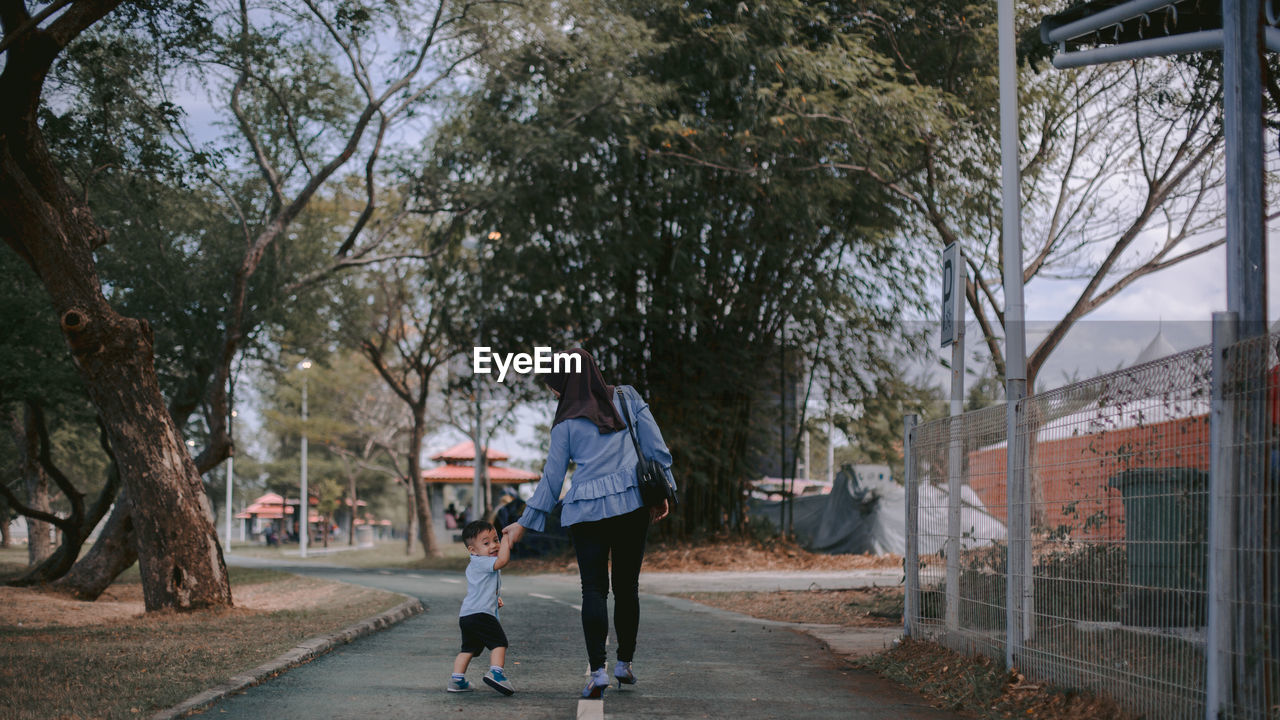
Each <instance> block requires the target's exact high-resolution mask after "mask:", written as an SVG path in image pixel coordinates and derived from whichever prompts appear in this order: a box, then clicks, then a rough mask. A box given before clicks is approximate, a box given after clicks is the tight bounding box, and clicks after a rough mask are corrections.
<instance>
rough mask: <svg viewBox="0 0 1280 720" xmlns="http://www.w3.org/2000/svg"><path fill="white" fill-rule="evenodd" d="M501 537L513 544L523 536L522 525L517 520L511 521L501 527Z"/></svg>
mask: <svg viewBox="0 0 1280 720" xmlns="http://www.w3.org/2000/svg"><path fill="white" fill-rule="evenodd" d="M502 538H503V539H504V540H510V541H511V544H512V545H515V544H516V543H518V542H520V541H521V540H522V539H523V538H524V526H523V525H521V524H520V523H518V522H513V523H511V524H510V525H508V526H506V527H504V528H502Z"/></svg>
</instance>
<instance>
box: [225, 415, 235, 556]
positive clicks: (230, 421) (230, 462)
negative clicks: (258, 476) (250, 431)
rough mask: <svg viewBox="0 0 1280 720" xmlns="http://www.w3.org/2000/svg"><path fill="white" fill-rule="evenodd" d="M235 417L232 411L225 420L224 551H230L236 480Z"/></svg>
mask: <svg viewBox="0 0 1280 720" xmlns="http://www.w3.org/2000/svg"><path fill="white" fill-rule="evenodd" d="M235 416H236V413H235V411H234V410H232V411H231V413H230V417H228V418H227V437H229V438H230V439H231V454H230V455H228V456H227V532H226V535H224V536H223V537H224V538H225V540H224V542H225V543H226V547H225V548H224V550H226V551H228V552H230V550H231V498H232V494H231V486H232V485H233V484H234V483H235V479H236V469H235V468H236V455H235V447H236V443H235Z"/></svg>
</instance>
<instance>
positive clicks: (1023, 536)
mask: <svg viewBox="0 0 1280 720" xmlns="http://www.w3.org/2000/svg"><path fill="white" fill-rule="evenodd" d="M1020 382H1021V387H1018V388H1015V387H1014V386H1015V385H1016V384H1017V381H1013V380H1010V381H1009V383H1008V384H1009V386H1010V388H1011V389H1013V390H1014V392H1013V393H1010V394H1009V405H1008V414H1007V415H1006V424H1007V427H1006V432H1007V433H1008V436H1007V444H1006V447H1007V453H1008V454H1007V455H1006V461H1005V462H1006V465H1005V483H1006V485H1005V491H1006V503H1007V506H1008V518H1009V526H1008V531H1009V548H1008V559H1007V561H1006V565H1007V569H1006V572H1007V576H1006V583H1005V603H1006V605H1005V663H1006V664H1007V665H1008V666H1009V667H1011V668H1012V667H1017V666H1018V663H1019V662H1020V661H1021V659H1022V649H1023V646H1024V644H1025V642H1026V639H1027V635H1028V631H1029V622H1028V621H1027V617H1026V613H1028V612H1029V611H1030V607H1029V599H1030V598H1029V597H1027V596H1028V595H1029V592H1028V591H1029V589H1030V584H1031V582H1030V581H1031V577H1030V565H1029V560H1030V555H1031V528H1030V523H1031V514H1030V512H1028V507H1027V501H1028V493H1027V468H1026V456H1025V455H1024V453H1023V451H1022V448H1023V444H1022V441H1021V438H1020V435H1019V430H1020V429H1021V427H1022V413H1023V412H1024V411H1025V409H1024V408H1023V405H1022V400H1023V399H1025V397H1026V381H1025V380H1022V381H1020ZM1018 390H1020V391H1021V392H1018Z"/></svg>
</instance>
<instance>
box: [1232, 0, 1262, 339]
mask: <svg viewBox="0 0 1280 720" xmlns="http://www.w3.org/2000/svg"><path fill="white" fill-rule="evenodd" d="M1261 14H1262V8H1261V4H1260V2H1259V0H1223V2H1222V29H1223V31H1224V37H1223V45H1222V79H1223V85H1225V88H1224V91H1225V92H1224V95H1223V104H1224V113H1223V121H1224V122H1223V126H1224V131H1225V137H1226V149H1227V175H1226V185H1227V311H1228V312H1234V313H1237V314H1238V316H1239V318H1240V326H1239V328H1240V338H1241V339H1245V338H1251V337H1256V336H1258V335H1261V334H1263V333H1265V332H1266V330H1267V243H1266V226H1265V224H1264V223H1263V194H1262V182H1263V176H1262V171H1263V167H1262V162H1263V156H1264V155H1265V153H1264V152H1263V150H1262V57H1261V43H1262V40H1261V35H1262V23H1261V22H1259V18H1260V17H1261Z"/></svg>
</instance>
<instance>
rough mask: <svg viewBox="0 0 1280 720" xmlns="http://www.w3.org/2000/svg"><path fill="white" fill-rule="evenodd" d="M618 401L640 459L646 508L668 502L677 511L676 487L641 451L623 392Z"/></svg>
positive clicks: (638, 469)
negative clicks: (664, 501)
mask: <svg viewBox="0 0 1280 720" xmlns="http://www.w3.org/2000/svg"><path fill="white" fill-rule="evenodd" d="M618 400H620V401H621V403H620V404H621V405H622V417H623V419H625V420H626V421H627V431H628V432H630V433H631V442H632V444H634V445H635V448H636V457H638V458H640V461H639V462H637V463H636V486H637V487H639V488H640V500H641V502H643V503H644V504H645V506H646V507H654V506H656V505H661V504H662V501H663V500H666V501H668V502H669V503H670V504H669V505H668V508H669V509H670V510H675V509H676V505H677V504H678V501H677V500H676V489H675V487H673V486H672V484H671V483H670V482H669V481H668V480H667V473H666V471H665V470H663V468H662V464H661V463H659V462H658V461H657V460H652V459H650V458H647V457H645V456H644V452H643V451H641V450H640V440H639V439H638V438H637V437H636V427H635V423H633V422H631V413H630V411H628V410H627V398H626V397H624V396H623V395H622V391H618Z"/></svg>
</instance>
